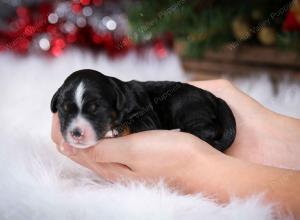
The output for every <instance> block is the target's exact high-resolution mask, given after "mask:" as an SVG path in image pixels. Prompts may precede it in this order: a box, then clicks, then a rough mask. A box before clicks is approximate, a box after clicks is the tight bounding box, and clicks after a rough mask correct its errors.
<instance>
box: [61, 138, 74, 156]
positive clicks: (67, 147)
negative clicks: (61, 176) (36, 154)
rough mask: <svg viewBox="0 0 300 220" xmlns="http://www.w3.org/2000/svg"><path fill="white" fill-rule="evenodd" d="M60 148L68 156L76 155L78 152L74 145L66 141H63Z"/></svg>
mask: <svg viewBox="0 0 300 220" xmlns="http://www.w3.org/2000/svg"><path fill="white" fill-rule="evenodd" d="M59 149H60V151H61V153H63V154H64V155H66V156H71V155H74V154H76V152H77V151H76V149H75V148H74V147H72V146H71V145H69V144H68V143H66V142H64V141H63V142H62V143H61V145H60V147H59Z"/></svg>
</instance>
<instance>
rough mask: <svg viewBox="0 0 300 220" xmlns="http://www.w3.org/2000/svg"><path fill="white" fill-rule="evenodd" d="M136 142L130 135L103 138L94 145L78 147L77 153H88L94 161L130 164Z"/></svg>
mask: <svg viewBox="0 0 300 220" xmlns="http://www.w3.org/2000/svg"><path fill="white" fill-rule="evenodd" d="M130 136H131V135H130ZM134 144H137V143H133V141H132V138H131V137H129V136H125V137H118V138H109V139H103V140H101V141H99V142H98V144H97V145H96V146H94V147H90V148H86V149H77V154H78V153H83V154H87V155H89V157H90V158H91V159H92V160H93V161H94V162H101V163H119V164H126V165H128V164H129V162H130V160H131V159H132V157H131V152H132V147H133V145H134Z"/></svg>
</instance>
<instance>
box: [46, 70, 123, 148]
mask: <svg viewBox="0 0 300 220" xmlns="http://www.w3.org/2000/svg"><path fill="white" fill-rule="evenodd" d="M122 104H124V97H123V95H122V93H121V92H120V90H119V88H117V85H116V84H115V83H114V82H113V80H112V79H111V78H109V77H107V76H105V75H103V74H101V73H99V72H97V71H94V70H80V71H77V72H74V73H73V74H71V75H70V76H69V77H68V78H67V79H66V80H65V82H64V83H63V85H62V86H61V87H60V88H59V89H58V90H57V92H56V93H55V94H54V96H53V98H52V101H51V111H52V112H53V113H55V112H58V116H59V119H60V127H61V133H62V135H63V137H64V139H65V141H67V142H68V143H69V144H70V145H72V146H75V147H78V148H86V147H89V146H92V145H94V144H95V143H97V141H99V140H100V139H101V138H103V137H105V136H112V135H113V134H112V128H113V126H114V123H115V121H116V120H117V117H118V115H117V114H118V113H117V111H118V109H120V108H122Z"/></svg>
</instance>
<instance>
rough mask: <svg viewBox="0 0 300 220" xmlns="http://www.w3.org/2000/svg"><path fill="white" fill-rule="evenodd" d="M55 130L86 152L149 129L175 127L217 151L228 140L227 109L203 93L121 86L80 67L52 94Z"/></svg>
mask: <svg viewBox="0 0 300 220" xmlns="http://www.w3.org/2000/svg"><path fill="white" fill-rule="evenodd" d="M51 111H52V112H53V113H55V112H58V116H59V119H60V126H61V132H62V134H63V137H64V139H65V140H66V141H67V142H68V143H69V144H71V145H72V146H75V147H78V148H86V147H89V146H92V145H94V144H96V143H97V142H98V141H99V140H100V139H102V138H106V137H117V136H123V135H127V134H130V133H136V132H139V131H146V130H154V129H180V130H181V131H183V132H188V133H191V134H193V135H196V136H197V137H199V138H201V139H202V140H204V141H206V142H207V143H209V144H210V145H212V146H213V147H215V148H216V149H218V150H220V151H224V150H226V149H227V148H228V147H229V146H230V145H231V144H232V142H233V141H234V138H235V134H236V124H235V119H234V116H233V114H232V111H231V110H230V108H229V107H228V105H227V104H226V103H225V102H224V101H223V100H222V99H220V98H217V97H215V96H214V95H213V94H211V93H210V92H208V91H205V90H202V89H199V88H197V87H194V86H192V85H189V84H185V83H180V82H170V81H162V82H153V81H147V82H139V81H128V82H123V81H121V80H119V79H116V78H113V77H109V76H105V75H103V74H101V73H99V72H97V71H94V70H89V69H84V70H79V71H76V72H74V73H73V74H71V75H70V76H69V77H68V78H67V79H66V80H65V82H64V83H63V85H62V86H61V87H60V88H59V89H58V90H57V92H56V93H55V94H54V96H53V98H52V101H51Z"/></svg>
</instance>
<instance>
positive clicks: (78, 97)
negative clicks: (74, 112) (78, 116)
mask: <svg viewBox="0 0 300 220" xmlns="http://www.w3.org/2000/svg"><path fill="white" fill-rule="evenodd" d="M84 92H85V87H84V83H83V82H80V83H79V85H78V86H77V88H76V90H75V102H76V105H77V107H78V109H79V111H81V109H82V106H83V94H84Z"/></svg>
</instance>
